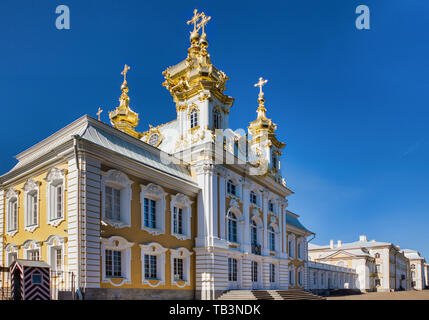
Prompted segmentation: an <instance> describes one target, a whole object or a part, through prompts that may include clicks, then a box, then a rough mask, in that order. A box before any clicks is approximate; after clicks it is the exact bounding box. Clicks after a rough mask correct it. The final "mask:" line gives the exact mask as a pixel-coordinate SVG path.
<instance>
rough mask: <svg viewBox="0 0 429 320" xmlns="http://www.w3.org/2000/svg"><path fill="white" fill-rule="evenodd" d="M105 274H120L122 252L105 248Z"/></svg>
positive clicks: (117, 275)
mask: <svg viewBox="0 0 429 320" xmlns="http://www.w3.org/2000/svg"><path fill="white" fill-rule="evenodd" d="M105 254H106V257H105V258H106V276H107V277H121V276H122V252H121V251H119V250H106V251H105Z"/></svg>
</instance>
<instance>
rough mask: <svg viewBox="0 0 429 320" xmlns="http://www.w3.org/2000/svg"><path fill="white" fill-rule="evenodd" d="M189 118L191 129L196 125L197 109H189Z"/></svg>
mask: <svg viewBox="0 0 429 320" xmlns="http://www.w3.org/2000/svg"><path fill="white" fill-rule="evenodd" d="M190 118H191V129H192V128H195V127H198V111H197V110H195V109H194V110H192V111H191V115H190Z"/></svg>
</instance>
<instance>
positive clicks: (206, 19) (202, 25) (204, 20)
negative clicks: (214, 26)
mask: <svg viewBox="0 0 429 320" xmlns="http://www.w3.org/2000/svg"><path fill="white" fill-rule="evenodd" d="M211 18H212V17H207V16H206V15H205V14H204V12H201V21H200V23H198V25H197V27H198V29H197V31H198V30H200V28H201V29H202V30H203V32H202V34H204V35H205V34H206V32H205V30H204V28H205V26H206V24H207V23H208V22H209V21H210V20H211Z"/></svg>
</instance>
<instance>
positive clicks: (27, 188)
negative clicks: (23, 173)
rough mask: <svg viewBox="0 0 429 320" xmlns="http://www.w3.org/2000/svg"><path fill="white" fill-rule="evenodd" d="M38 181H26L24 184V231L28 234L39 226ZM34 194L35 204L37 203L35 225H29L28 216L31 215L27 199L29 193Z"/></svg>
mask: <svg viewBox="0 0 429 320" xmlns="http://www.w3.org/2000/svg"><path fill="white" fill-rule="evenodd" d="M39 186H40V182H39V181H34V180H32V179H29V180H27V182H26V183H25V184H24V187H23V190H24V230H27V231H29V232H34V230H36V229H37V228H38V227H39V224H40V192H39ZM33 192H35V193H36V202H37V213H36V216H37V223H36V224H29V221H28V220H29V218H30V217H29V214H30V213H31V208H29V207H28V198H29V197H30V196H31V195H30V193H33Z"/></svg>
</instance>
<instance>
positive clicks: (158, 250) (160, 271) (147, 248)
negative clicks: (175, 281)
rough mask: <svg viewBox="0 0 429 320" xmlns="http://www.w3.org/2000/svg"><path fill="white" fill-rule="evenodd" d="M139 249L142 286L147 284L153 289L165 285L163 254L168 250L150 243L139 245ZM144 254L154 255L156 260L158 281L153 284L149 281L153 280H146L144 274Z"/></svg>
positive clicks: (157, 244)
mask: <svg viewBox="0 0 429 320" xmlns="http://www.w3.org/2000/svg"><path fill="white" fill-rule="evenodd" d="M140 248H141V257H140V259H141V268H142V269H141V270H142V284H147V285H149V286H151V287H153V288H155V287H158V286H160V285H163V284H165V252H166V251H167V250H168V249H167V248H164V247H163V246H162V245H160V244H159V243H156V242H151V243H148V244H140ZM145 254H149V255H155V256H157V259H156V269H157V270H156V273H157V275H158V279H157V280H158V281H157V283H155V284H152V283H151V282H150V281H151V280H152V281H153V280H154V279H146V278H145V272H144V256H145Z"/></svg>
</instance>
